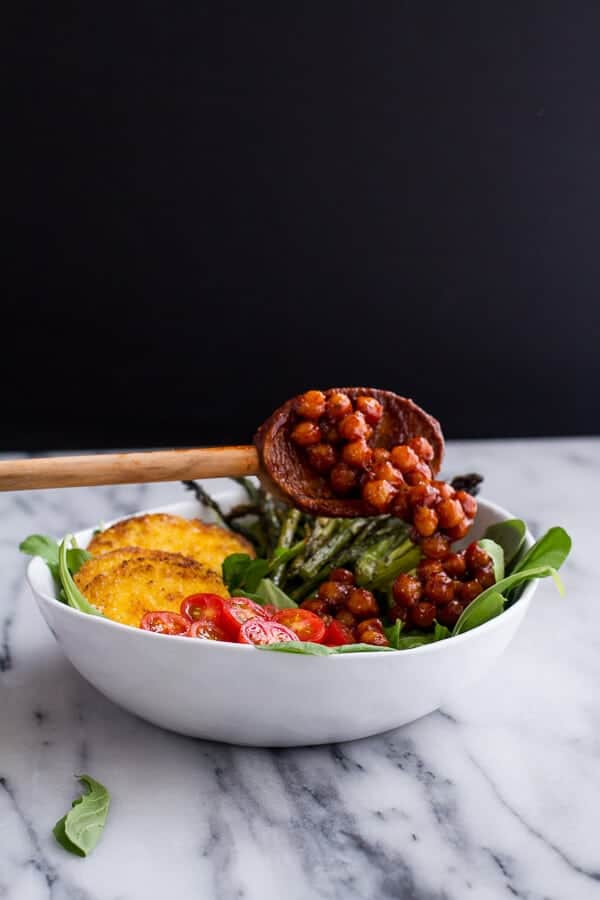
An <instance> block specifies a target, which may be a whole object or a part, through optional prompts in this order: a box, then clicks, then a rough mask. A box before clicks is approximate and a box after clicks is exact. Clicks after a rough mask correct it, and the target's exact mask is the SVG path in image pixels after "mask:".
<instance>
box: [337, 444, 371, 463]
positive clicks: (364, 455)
mask: <svg viewBox="0 0 600 900" xmlns="http://www.w3.org/2000/svg"><path fill="white" fill-rule="evenodd" d="M372 456H373V451H372V450H371V448H370V447H369V445H368V444H367V442H366V441H365V439H364V438H359V439H358V440H357V441H350V442H349V443H348V444H344V447H343V449H342V459H343V461H344V462H345V463H346V464H347V465H349V466H353V467H354V468H355V469H366V468H367V466H368V465H369V463H370V462H371V457H372Z"/></svg>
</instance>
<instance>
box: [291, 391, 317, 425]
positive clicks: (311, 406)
mask: <svg viewBox="0 0 600 900" xmlns="http://www.w3.org/2000/svg"><path fill="white" fill-rule="evenodd" d="M294 408H295V410H296V412H297V413H298V415H299V416H302V418H303V419H320V418H321V416H322V415H323V413H324V412H325V394H324V393H323V391H306V393H304V394H300V396H299V397H296V400H295V402H294Z"/></svg>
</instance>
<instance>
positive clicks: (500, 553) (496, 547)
mask: <svg viewBox="0 0 600 900" xmlns="http://www.w3.org/2000/svg"><path fill="white" fill-rule="evenodd" d="M477 543H478V544H479V546H480V547H481V548H482V549H483V550H485V552H486V553H487V554H488V555H489V556H490V557H491V558H492V563H493V564H494V577H495V578H496V581H501V580H502V579H503V578H504V550H503V549H502V547H501V546H500V544H497V543H496V541H491V540H489V538H482V539H481V540H480V541H477Z"/></svg>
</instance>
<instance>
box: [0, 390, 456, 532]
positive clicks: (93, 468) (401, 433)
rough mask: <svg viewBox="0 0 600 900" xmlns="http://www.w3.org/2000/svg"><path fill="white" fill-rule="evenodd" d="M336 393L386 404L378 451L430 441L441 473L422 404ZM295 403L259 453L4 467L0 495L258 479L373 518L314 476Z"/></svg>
mask: <svg viewBox="0 0 600 900" xmlns="http://www.w3.org/2000/svg"><path fill="white" fill-rule="evenodd" d="M338 391H343V392H344V393H346V394H347V395H348V396H349V397H350V398H351V399H352V400H353V401H354V400H356V398H357V397H359V396H361V395H362V396H370V397H375V398H376V399H377V400H378V401H379V402H380V403H381V405H382V407H383V415H382V417H381V419H380V421H379V422H378V424H377V425H376V426H375V428H374V431H373V435H372V438H371V440H370V443H371V445H372V446H373V447H386V448H388V447H391V446H393V445H394V444H400V443H405V442H406V441H407V440H408V439H409V438H411V437H418V436H423V437H426V438H427V439H428V440H429V442H430V443H431V445H432V447H433V451H434V458H433V460H432V461H431V464H430V465H431V470H432V472H433V473H434V474H435V473H437V472H438V471H439V468H440V465H441V461H442V456H443V452H444V439H443V436H442V432H441V429H440V426H439V423H438V422H437V420H436V419H434V418H433V417H432V416H430V415H429V414H428V413H426V412H425V411H424V410H423V409H421V408H420V407H419V406H417V405H416V403H413V401H412V400H408V399H407V398H406V397H399V396H398V395H397V394H393V393H392V392H391V391H382V390H378V389H376V388H364V387H363V388H330V389H329V390H327V391H325V394H326V396H329V395H330V394H332V393H334V392H338ZM295 401H296V398H292V399H291V400H288V401H287V402H286V403H284V404H283V406H280V407H279V409H276V410H275V412H274V413H273V414H272V415H271V416H270V418H269V419H267V421H266V422H265V423H264V424H263V425H261V427H260V428H259V430H258V431H257V433H256V436H255V439H254V440H255V445H256V446H239V447H200V448H197V449H191V450H153V451H148V452H143V453H106V454H104V453H102V454H88V455H85V456H56V457H43V458H40V459H16V460H7V461H3V462H0V491H25V490H32V489H40V488H57V487H81V486H89V485H98V484H138V483H142V482H147V481H187V480H191V479H195V478H216V477H219V476H242V475H258V476H259V478H260V479H261V482H262V483H263V485H264V486H265V487H266V488H267V489H268V490H269V491H271V492H272V493H275V494H276V495H278V496H279V497H281V498H282V499H283V500H285V501H286V502H287V503H291V504H293V505H295V506H297V507H298V508H299V509H302V510H304V511H306V512H308V513H312V514H313V515H319V516H341V517H354V516H363V515H371V514H372V512H370V511H369V510H368V509H367V508H366V506H365V503H364V502H363V500H362V499H361V498H360V497H357V498H352V499H343V498H340V497H337V496H335V495H334V494H333V492H332V490H331V486H330V483H329V481H328V480H327V479H326V478H325V477H324V476H323V475H320V474H319V473H317V472H315V471H314V470H313V469H311V467H310V466H309V465H308V462H307V459H306V455H305V454H304V452H303V450H302V448H299V447H298V446H297V445H296V444H294V443H293V441H292V440H291V439H290V432H291V429H292V427H293V425H294V424H295V423H296V422H297V414H296V411H295Z"/></svg>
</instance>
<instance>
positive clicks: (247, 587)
mask: <svg viewBox="0 0 600 900" xmlns="http://www.w3.org/2000/svg"><path fill="white" fill-rule="evenodd" d="M221 571H222V574H223V581H224V582H225V584H226V585H227V589H228V591H229V593H230V594H231V595H232V596H235V594H236V593H238V592H243V591H250V592H251V593H254V592H255V591H256V589H257V588H258V585H259V583H260V581H261V579H262V578H264V576H265V575H266V574H267V573H268V571H269V563H268V562H267V560H266V559H252V557H250V556H248V554H247V553H231V554H230V555H229V556H227V557H226V558H225V559H224V560H223V563H222V565H221Z"/></svg>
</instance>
